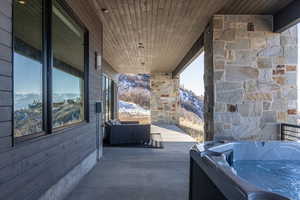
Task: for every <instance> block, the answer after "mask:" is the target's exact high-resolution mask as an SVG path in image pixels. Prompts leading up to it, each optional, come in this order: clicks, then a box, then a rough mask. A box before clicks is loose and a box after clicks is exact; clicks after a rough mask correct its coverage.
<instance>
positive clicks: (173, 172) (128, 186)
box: [66, 125, 195, 200]
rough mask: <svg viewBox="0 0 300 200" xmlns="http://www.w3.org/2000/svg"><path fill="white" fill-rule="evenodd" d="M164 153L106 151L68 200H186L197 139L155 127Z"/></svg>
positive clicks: (156, 151) (174, 130)
mask: <svg viewBox="0 0 300 200" xmlns="http://www.w3.org/2000/svg"><path fill="white" fill-rule="evenodd" d="M151 132H153V133H161V135H162V139H163V145H164V148H163V149H147V148H116V147H106V148H104V156H103V159H102V160H101V161H100V162H99V163H98V164H97V165H96V167H95V168H94V169H93V170H92V171H91V172H90V173H89V174H88V175H87V176H86V177H84V178H83V180H82V181H81V182H80V183H79V185H78V186H77V187H76V188H75V189H74V190H73V192H72V193H71V194H70V195H69V197H68V198H66V199H67V200H119V199H120V200H121V199H122V200H169V199H170V200H187V199H188V180H189V179H188V175H189V149H190V148H191V146H192V145H193V144H194V143H195V141H194V139H193V138H191V137H190V136H188V135H187V134H185V133H184V132H183V131H181V130H180V129H179V128H177V127H176V126H164V125H160V126H154V125H153V126H152V127H151Z"/></svg>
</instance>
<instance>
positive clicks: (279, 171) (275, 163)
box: [210, 142, 300, 200]
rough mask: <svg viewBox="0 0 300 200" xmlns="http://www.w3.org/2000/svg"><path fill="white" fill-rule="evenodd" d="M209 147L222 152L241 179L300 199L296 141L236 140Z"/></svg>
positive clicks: (299, 153)
mask: <svg viewBox="0 0 300 200" xmlns="http://www.w3.org/2000/svg"><path fill="white" fill-rule="evenodd" d="M210 150H211V151H213V152H219V153H221V152H223V154H224V152H226V153H225V154H226V160H227V162H228V164H229V165H230V167H231V169H232V172H233V173H234V174H236V175H237V176H238V177H240V178H242V179H243V180H244V181H246V182H248V183H250V184H253V185H255V186H257V187H259V188H262V189H263V190H266V191H269V192H273V193H277V194H279V195H282V196H285V197H287V198H289V199H291V200H300V143H296V142H238V143H229V144H225V145H221V146H219V148H218V147H213V148H211V149H210Z"/></svg>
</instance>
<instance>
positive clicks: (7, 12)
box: [0, 0, 102, 200]
mask: <svg viewBox="0 0 300 200" xmlns="http://www.w3.org/2000/svg"><path fill="white" fill-rule="evenodd" d="M67 2H68V3H69V5H70V6H71V7H72V9H73V11H74V12H75V14H76V15H77V16H78V17H79V18H80V19H81V21H82V22H83V23H84V24H85V26H86V27H87V28H88V30H89V45H90V49H89V54H90V57H89V104H90V106H89V116H90V123H84V124H81V125H78V126H75V127H70V128H65V129H63V130H61V131H57V132H54V133H53V134H52V135H46V136H42V137H39V138H35V139H32V140H28V141H25V142H22V143H18V144H16V145H15V146H14V147H12V136H11V134H12V126H13V124H12V121H11V119H12V102H13V101H12V98H13V93H12V92H13V91H12V89H13V88H12V48H11V40H12V34H11V30H12V27H11V26H12V23H11V22H12V21H11V20H12V19H11V18H12V0H1V1H0V199H10V200H14V199H15V200H20V199H22V200H34V199H38V197H40V196H41V195H42V194H43V193H44V192H45V191H46V190H47V189H48V188H49V187H50V186H52V185H53V184H55V183H56V182H57V181H58V180H59V179H60V178H62V177H63V176H64V175H66V174H67V173H68V172H69V171H70V170H71V169H72V168H73V167H75V166H76V165H78V164H79V163H80V162H81V161H82V160H83V159H84V158H85V157H86V156H87V155H89V154H90V153H92V152H93V151H95V149H96V116H95V113H94V110H95V109H94V104H95V101H99V100H100V88H101V85H100V83H101V82H100V74H101V72H100V71H99V72H97V71H95V67H94V64H95V63H94V62H95V58H94V52H95V51H97V52H98V54H100V55H101V54H102V25H101V22H100V20H99V19H98V17H97V15H96V12H93V9H94V8H93V7H91V6H89V4H88V3H87V2H85V1H82V0H68V1H67Z"/></svg>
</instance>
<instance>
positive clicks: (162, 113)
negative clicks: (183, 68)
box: [150, 73, 179, 124]
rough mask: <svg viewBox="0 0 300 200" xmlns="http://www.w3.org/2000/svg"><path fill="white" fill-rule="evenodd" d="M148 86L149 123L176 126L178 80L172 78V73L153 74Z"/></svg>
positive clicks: (177, 118)
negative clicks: (149, 91) (149, 90)
mask: <svg viewBox="0 0 300 200" xmlns="http://www.w3.org/2000/svg"><path fill="white" fill-rule="evenodd" d="M150 86H151V98H150V110H151V122H152V123H153V124H178V121H179V114H178V108H179V78H178V77H176V78H172V73H153V74H151V79H150Z"/></svg>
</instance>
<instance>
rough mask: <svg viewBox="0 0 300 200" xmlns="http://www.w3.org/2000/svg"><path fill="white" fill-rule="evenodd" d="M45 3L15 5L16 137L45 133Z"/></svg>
mask: <svg viewBox="0 0 300 200" xmlns="http://www.w3.org/2000/svg"><path fill="white" fill-rule="evenodd" d="M42 19H43V7H42V1H40V0H32V1H28V2H27V4H26V5H23V4H18V3H16V4H15V9H14V60H13V62H14V130H15V131H14V134H15V137H20V136H24V135H30V134H33V133H37V132H41V131H42V120H43V113H42V95H43V94H42V93H43V91H42V88H43V81H42V80H43V77H42V74H43V31H42V30H43V20H42Z"/></svg>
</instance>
